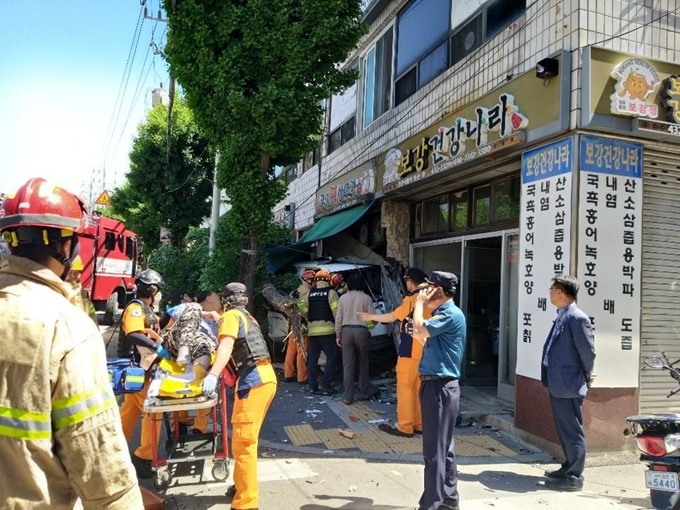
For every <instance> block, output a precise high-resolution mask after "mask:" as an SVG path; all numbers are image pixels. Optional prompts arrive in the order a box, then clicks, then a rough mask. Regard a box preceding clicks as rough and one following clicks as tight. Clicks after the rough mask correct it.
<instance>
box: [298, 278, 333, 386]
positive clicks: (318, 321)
mask: <svg viewBox="0 0 680 510" xmlns="http://www.w3.org/2000/svg"><path fill="white" fill-rule="evenodd" d="M319 273H321V270H320V271H319V272H317V281H316V287H315V288H314V289H312V290H311V291H310V293H309V294H308V296H307V298H306V299H303V300H302V301H301V303H300V310H301V312H302V314H303V315H304V316H305V318H306V319H307V334H308V335H309V357H308V359H307V372H308V374H309V389H310V390H311V391H312V392H313V393H318V392H319V391H321V392H322V393H334V390H333V388H332V384H333V377H334V376H335V369H336V365H337V362H338V358H339V355H340V348H339V347H338V346H337V344H336V343H335V313H336V311H337V309H338V302H339V297H338V293H337V292H335V291H334V290H333V289H331V287H330V284H329V282H328V280H330V275H328V279H327V280H323V279H319ZM321 351H323V352H324V353H325V354H326V368H325V370H324V374H323V378H322V379H321V383H320V386H321V390H319V381H317V374H318V369H319V366H318V364H319V356H320V355H321Z"/></svg>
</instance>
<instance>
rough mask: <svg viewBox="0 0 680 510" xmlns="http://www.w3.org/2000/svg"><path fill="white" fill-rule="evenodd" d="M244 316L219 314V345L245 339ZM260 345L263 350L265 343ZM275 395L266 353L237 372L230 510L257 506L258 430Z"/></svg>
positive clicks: (236, 312) (240, 313) (236, 311)
mask: <svg viewBox="0 0 680 510" xmlns="http://www.w3.org/2000/svg"><path fill="white" fill-rule="evenodd" d="M246 314H247V312H246V311H245V309H242V308H233V309H231V310H228V311H226V312H225V313H224V314H223V315H222V324H221V325H220V327H219V330H218V333H217V337H218V341H219V342H220V343H221V342H222V341H224V339H225V337H231V338H233V339H236V340H237V341H244V340H245V338H246V336H247V334H248V318H247V317H246ZM253 320H254V319H253ZM263 345H264V348H265V349H266V344H263ZM252 350H255V349H252ZM232 353H233V351H232ZM275 393H276V374H275V373H274V369H273V367H272V364H271V361H270V360H269V355H268V354H267V355H266V357H263V358H261V359H260V360H259V361H257V364H256V365H255V366H253V367H251V368H247V369H245V370H244V371H243V372H242V373H240V374H239V377H238V379H237V380H236V389H235V392H234V409H233V414H232V420H231V421H232V426H233V435H232V437H231V451H232V454H233V457H234V486H235V487H236V493H235V495H234V497H233V499H232V501H231V508H232V509H233V510H245V509H255V508H258V507H259V494H258V482H257V445H258V439H259V435H260V428H261V427H262V423H263V422H264V418H265V416H266V414H267V411H268V410H269V406H270V404H271V403H272V400H273V399H274V394H275Z"/></svg>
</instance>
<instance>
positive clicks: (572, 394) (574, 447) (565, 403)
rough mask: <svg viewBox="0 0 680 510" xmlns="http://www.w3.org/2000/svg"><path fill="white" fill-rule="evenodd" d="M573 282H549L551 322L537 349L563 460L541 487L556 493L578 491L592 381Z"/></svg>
mask: <svg viewBox="0 0 680 510" xmlns="http://www.w3.org/2000/svg"><path fill="white" fill-rule="evenodd" d="M578 289H579V283H578V281H577V280H576V278H575V277H573V276H571V275H560V276H556V277H555V278H553V279H552V285H551V286H550V302H551V303H552V304H553V305H555V306H556V307H557V319H556V320H555V322H554V324H553V327H552V329H551V330H550V334H549V335H548V338H547V340H546V342H545V345H544V346H543V356H542V362H541V382H542V383H543V385H544V386H545V387H546V388H548V391H549V392H550V404H551V406H552V411H553V417H554V419H555V428H556V429H557V435H558V436H559V438H560V443H561V445H562V451H563V452H564V456H565V461H564V462H563V463H562V466H561V467H560V468H559V469H557V470H556V471H546V472H545V476H546V477H548V479H547V480H546V482H545V485H546V487H548V488H550V489H554V490H561V491H579V490H581V489H582V488H583V469H584V468H585V461H586V438H585V434H584V432H583V414H582V406H583V398H584V397H585V396H586V393H587V392H588V388H590V384H591V383H592V381H593V379H594V378H595V376H594V375H593V365H594V362H595V344H594V341H593V329H592V326H591V324H590V318H589V317H588V315H586V314H585V313H584V312H583V311H582V310H581V309H580V308H579V307H577V306H576V302H575V301H576V295H577V293H578Z"/></svg>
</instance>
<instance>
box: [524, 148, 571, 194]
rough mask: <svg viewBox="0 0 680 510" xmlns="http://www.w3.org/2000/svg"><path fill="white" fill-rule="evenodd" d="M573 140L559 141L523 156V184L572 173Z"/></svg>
mask: <svg viewBox="0 0 680 510" xmlns="http://www.w3.org/2000/svg"><path fill="white" fill-rule="evenodd" d="M573 147H574V145H573V140H572V138H565V139H564V140H558V141H557V142H553V143H551V144H548V145H544V146H543V147H538V148H537V149H533V150H530V151H526V152H525V153H524V154H522V184H526V183H529V182H534V181H539V180H541V179H548V178H550V177H555V176H556V175H560V174H568V173H571V169H572V157H573V156H572V154H573V152H574V149H573Z"/></svg>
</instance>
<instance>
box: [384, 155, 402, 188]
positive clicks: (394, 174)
mask: <svg viewBox="0 0 680 510" xmlns="http://www.w3.org/2000/svg"><path fill="white" fill-rule="evenodd" d="M400 166H401V151H400V150H399V149H396V148H395V149H390V150H389V151H387V155H386V156H385V174H384V175H383V186H385V185H387V184H389V183H391V182H394V181H396V180H397V179H399V167H400Z"/></svg>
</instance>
